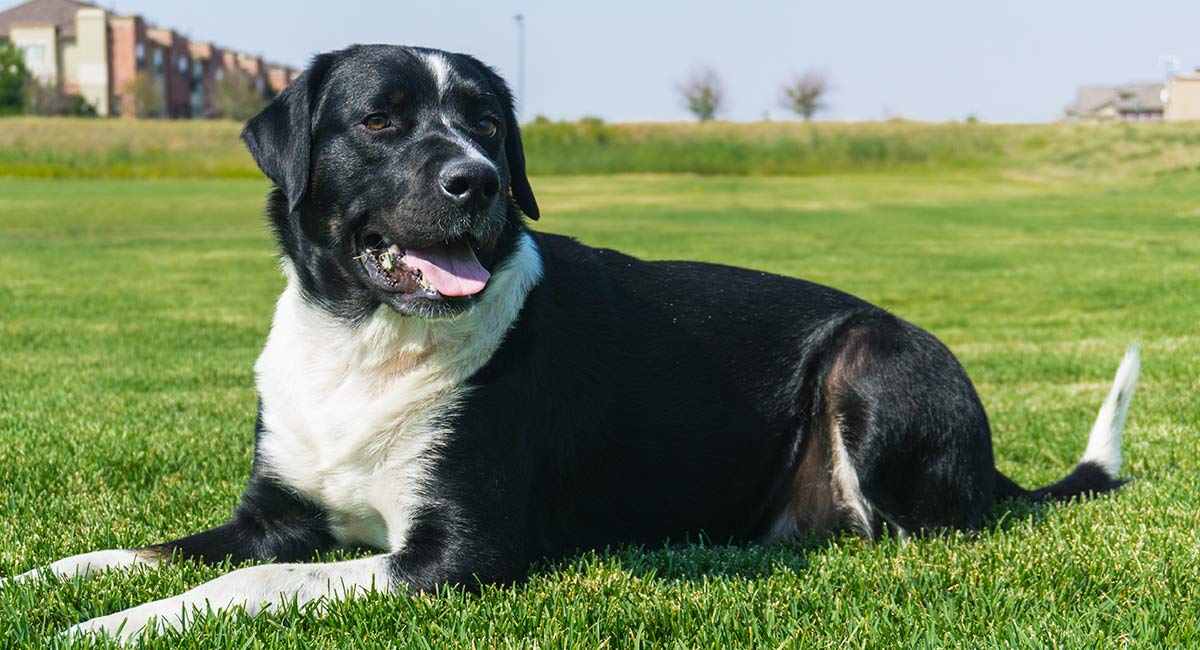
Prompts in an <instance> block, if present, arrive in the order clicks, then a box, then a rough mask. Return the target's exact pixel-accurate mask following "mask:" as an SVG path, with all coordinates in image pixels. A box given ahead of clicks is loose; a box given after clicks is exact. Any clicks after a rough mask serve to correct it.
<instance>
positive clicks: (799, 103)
mask: <svg viewBox="0 0 1200 650" xmlns="http://www.w3.org/2000/svg"><path fill="white" fill-rule="evenodd" d="M828 92H829V79H828V77H826V76H825V73H824V72H822V71H820V70H814V69H811V68H810V69H808V70H805V71H804V74H802V75H795V76H793V77H792V80H791V81H790V82H788V83H786V84H784V86H783V92H781V93H780V96H779V104H780V106H782V107H783V108H786V109H787V110H789V111H791V112H793V113H795V114H796V115H799V116H800V117H803V118H804V121H805V122H807V121H809V120H811V119H812V117H813V115H816V114H817V112H818V111H823V110H825V109H826V108H827V106H826V104H825V102H823V101H821V100H822V98H823V97H824V96H825V95H826V94H827V93H828Z"/></svg>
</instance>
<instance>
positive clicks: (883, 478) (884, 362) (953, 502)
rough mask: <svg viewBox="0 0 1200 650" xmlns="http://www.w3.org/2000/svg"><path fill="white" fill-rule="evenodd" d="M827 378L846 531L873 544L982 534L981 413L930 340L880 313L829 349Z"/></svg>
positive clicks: (986, 480) (987, 497)
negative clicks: (949, 533) (881, 538)
mask: <svg viewBox="0 0 1200 650" xmlns="http://www.w3.org/2000/svg"><path fill="white" fill-rule="evenodd" d="M827 359H828V362H827V364H825V367H824V369H823V371H824V373H825V376H824V381H822V382H821V384H822V393H823V396H824V400H823V403H824V406H825V408H824V416H825V417H827V418H828V419H829V422H830V425H829V430H830V441H829V449H830V458H831V467H832V479H833V485H834V488H835V493H836V494H837V495H838V503H839V505H840V507H841V509H842V512H843V513H844V517H845V519H846V523H847V524H848V525H847V526H846V527H847V528H850V529H851V530H854V531H856V532H858V533H860V534H862V535H865V536H868V537H873V536H875V535H878V534H879V533H881V532H882V531H883V527H884V524H887V526H888V528H890V529H891V532H892V533H894V534H900V535H907V534H909V533H917V532H922V531H936V530H947V529H958V530H974V529H978V528H979V527H980V526H981V525H982V523H983V521H984V519H985V517H986V516H987V513H988V512H989V511H990V508H991V504H992V500H993V498H992V494H993V490H994V485H993V483H994V474H995V472H994V469H993V467H994V465H993V461H992V446H991V433H990V430H989V428H988V421H987V416H986V414H985V413H984V410H983V406H982V404H981V403H980V402H979V398H978V397H977V396H976V394H975V389H974V387H972V386H971V382H970V380H969V379H968V378H967V375H966V372H965V371H964V370H963V369H962V367H961V366H960V365H959V364H958V361H957V360H955V358H954V356H953V355H952V354H951V353H950V351H949V350H947V349H946V348H945V346H944V345H942V344H941V343H940V342H938V341H937V340H936V339H935V338H933V336H931V335H930V334H928V333H926V332H924V331H923V330H920V329H918V328H916V327H914V326H912V325H910V324H908V323H905V322H903V321H901V320H899V319H896V318H894V317H891V316H890V315H886V314H879V315H876V316H873V317H870V318H865V319H863V320H862V321H861V322H859V323H857V324H854V325H853V326H851V327H848V328H847V329H845V330H844V331H843V332H842V333H841V335H840V336H839V337H838V339H837V340H836V341H835V342H834V344H833V346H832V348H831V350H830V356H828V357H827Z"/></svg>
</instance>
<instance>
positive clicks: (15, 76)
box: [0, 39, 31, 115]
mask: <svg viewBox="0 0 1200 650" xmlns="http://www.w3.org/2000/svg"><path fill="white" fill-rule="evenodd" d="M30 78H31V77H30V74H29V70H28V68H26V67H25V55H24V54H23V53H22V52H21V49H20V48H18V47H17V46H15V45H13V44H12V43H9V42H8V41H6V40H3V39H0V115H15V114H17V113H20V112H21V111H22V110H23V109H24V106H25V102H24V91H25V84H26V83H27V82H28V81H29V80H30Z"/></svg>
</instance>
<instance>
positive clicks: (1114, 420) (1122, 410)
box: [1079, 347, 1141, 478]
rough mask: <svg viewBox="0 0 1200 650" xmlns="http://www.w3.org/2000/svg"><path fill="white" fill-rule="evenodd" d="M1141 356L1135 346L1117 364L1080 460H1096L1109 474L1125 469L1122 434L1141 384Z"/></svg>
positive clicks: (1114, 476)
mask: <svg viewBox="0 0 1200 650" xmlns="http://www.w3.org/2000/svg"><path fill="white" fill-rule="evenodd" d="M1140 367H1141V359H1140V357H1139V355H1138V350H1137V347H1131V348H1129V350H1127V351H1126V352H1125V358H1124V359H1122V360H1121V366H1120V367H1119V368H1117V377H1116V379H1115V380H1114V381H1113V387H1112V390H1111V391H1109V393H1108V398H1107V399H1105V400H1104V404H1103V405H1102V406H1101V407H1100V413H1099V414H1098V415H1097V416H1096V423H1095V424H1094V425H1092V432H1091V434H1090V435H1089V436H1088V444H1087V449H1086V450H1084V452H1083V458H1082V459H1080V461H1079V462H1080V463H1094V464H1096V465H1099V466H1100V468H1101V469H1103V470H1104V473H1105V474H1108V476H1109V478H1116V477H1117V472H1119V471H1121V434H1122V432H1123V430H1124V428H1125V414H1126V413H1127V412H1128V411H1129V401H1130V400H1131V399H1133V391H1134V388H1135V387H1136V386H1137V379H1138V370H1139V368H1140Z"/></svg>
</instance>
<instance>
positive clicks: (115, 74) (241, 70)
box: [0, 0, 299, 118]
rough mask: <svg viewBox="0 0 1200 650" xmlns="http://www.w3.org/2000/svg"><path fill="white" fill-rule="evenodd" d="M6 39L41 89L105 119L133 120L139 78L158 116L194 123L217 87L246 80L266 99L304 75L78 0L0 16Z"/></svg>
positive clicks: (51, 0)
mask: <svg viewBox="0 0 1200 650" xmlns="http://www.w3.org/2000/svg"><path fill="white" fill-rule="evenodd" d="M3 39H7V40H9V41H11V42H12V43H13V44H14V45H16V46H17V47H19V48H21V49H22V50H23V51H24V53H25V64H26V67H28V68H29V71H30V72H31V73H32V74H33V75H34V76H35V77H37V79H38V80H39V81H40V82H41V83H43V84H47V85H51V86H54V87H57V88H58V89H59V90H61V91H63V92H64V93H68V94H72V95H81V96H82V97H83V98H84V99H85V100H87V102H88V103H89V104H91V105H92V106H94V107H95V108H96V112H97V113H99V114H100V115H132V114H133V112H134V107H135V106H136V105H137V102H136V99H135V97H134V96H133V93H132V92H131V86H132V84H133V82H134V79H135V78H137V77H138V76H139V75H143V76H146V77H148V78H149V79H150V80H151V81H152V82H153V84H154V88H155V89H156V91H157V92H158V93H159V94H160V96H161V98H162V102H161V104H162V107H163V108H162V110H161V111H160V112H159V115H158V116H159V117H171V118H189V117H208V116H210V115H212V112H213V98H214V97H215V95H216V91H217V84H218V83H220V82H221V81H222V80H223V79H225V78H227V77H228V78H248V79H249V83H251V84H253V86H254V87H255V89H256V90H258V92H259V93H261V94H262V95H263V96H264V98H267V97H270V96H271V95H273V94H275V93H278V92H279V91H281V90H283V87H284V86H286V85H287V83H288V82H289V81H291V80H292V79H293V78H295V77H296V76H297V75H298V74H299V72H298V71H297V70H295V69H293V68H289V67H286V66H278V65H271V64H266V63H264V62H263V61H262V59H261V58H259V57H257V56H251V55H249V54H244V53H240V52H233V51H230V50H224V49H222V48H219V47H216V46H214V45H212V44H210V43H205V42H199V41H189V39H188V38H187V37H186V36H183V35H182V34H180V33H179V32H176V31H175V30H172V29H163V28H158V27H155V26H153V25H150V24H147V23H146V22H145V20H144V19H143V18H142V17H141V16H137V15H130V16H122V15H118V14H116V13H114V12H111V11H108V10H107V9H105V8H103V7H100V6H98V5H94V4H91V3H88V2H81V1H79V0H29V1H28V2H24V3H21V4H19V5H17V6H15V7H12V8H10V9H8V10H6V11H3V12H0V40H3ZM248 61H253V65H247V63H246V62H248Z"/></svg>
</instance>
